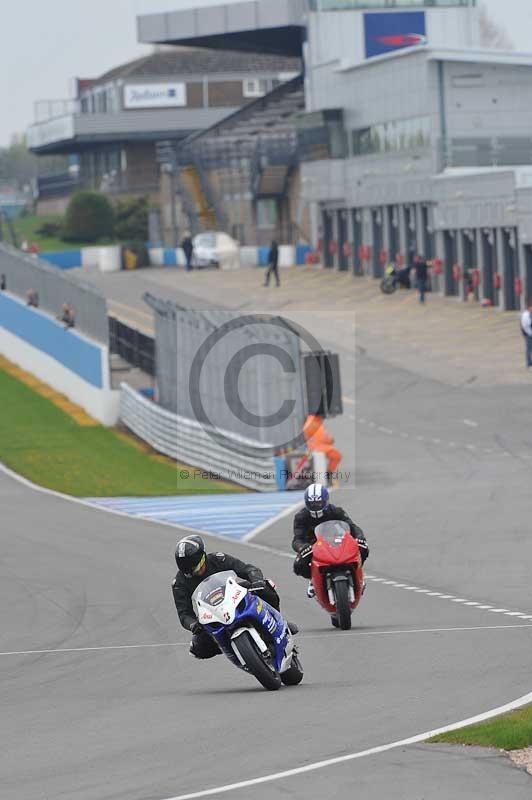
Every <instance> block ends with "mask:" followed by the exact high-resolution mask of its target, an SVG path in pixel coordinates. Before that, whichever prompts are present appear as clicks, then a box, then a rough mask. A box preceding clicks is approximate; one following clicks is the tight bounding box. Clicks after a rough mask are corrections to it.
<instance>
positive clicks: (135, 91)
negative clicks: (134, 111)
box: [124, 83, 187, 108]
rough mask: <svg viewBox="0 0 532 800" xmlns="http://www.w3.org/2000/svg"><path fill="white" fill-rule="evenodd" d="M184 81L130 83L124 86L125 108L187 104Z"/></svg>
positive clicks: (166, 106) (167, 106)
mask: <svg viewBox="0 0 532 800" xmlns="http://www.w3.org/2000/svg"><path fill="white" fill-rule="evenodd" d="M186 104H187V87H186V85H185V84H184V83H144V84H129V85H127V86H125V87H124V107H125V108H175V107H179V106H186Z"/></svg>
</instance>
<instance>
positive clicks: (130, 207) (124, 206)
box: [115, 197, 149, 242]
mask: <svg viewBox="0 0 532 800" xmlns="http://www.w3.org/2000/svg"><path fill="white" fill-rule="evenodd" d="M148 215H149V201H148V198H147V197H130V198H128V199H127V200H119V201H118V202H117V204H116V208H115V235H116V237H117V238H118V239H120V241H123V242H127V241H133V242H146V241H148V237H149V225H148Z"/></svg>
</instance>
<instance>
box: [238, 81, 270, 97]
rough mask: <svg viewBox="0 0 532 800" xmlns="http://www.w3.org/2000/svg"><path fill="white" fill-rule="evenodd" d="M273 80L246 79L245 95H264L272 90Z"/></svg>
mask: <svg viewBox="0 0 532 800" xmlns="http://www.w3.org/2000/svg"><path fill="white" fill-rule="evenodd" d="M270 85H271V81H268V80H266V79H265V78H248V79H247V80H245V81H244V97H263V96H264V95H265V94H266V93H267V92H269V90H270Z"/></svg>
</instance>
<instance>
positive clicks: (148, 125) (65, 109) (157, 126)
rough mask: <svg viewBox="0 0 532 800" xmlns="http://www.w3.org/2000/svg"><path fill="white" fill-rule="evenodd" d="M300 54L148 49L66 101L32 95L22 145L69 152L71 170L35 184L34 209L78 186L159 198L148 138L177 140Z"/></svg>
mask: <svg viewBox="0 0 532 800" xmlns="http://www.w3.org/2000/svg"><path fill="white" fill-rule="evenodd" d="M299 71H300V60H299V59H298V58H293V57H289V56H288V57H281V58H278V57H274V56H271V55H260V54H256V53H244V52H232V51H230V50H226V51H224V52H220V53H214V52H212V51H211V50H205V49H197V48H190V47H176V48H172V49H168V48H164V49H158V50H157V51H156V52H154V53H152V54H150V55H148V56H146V57H143V58H139V59H137V60H135V61H133V62H130V63H128V64H124V65H122V66H120V67H117V68H115V69H112V70H111V71H109V72H106V73H105V74H104V75H102V76H101V77H100V78H98V79H95V80H76V81H75V83H76V90H75V98H74V99H73V100H64V101H63V100H60V101H39V102H37V103H36V106H35V116H36V121H35V123H34V124H33V125H32V126H31V128H30V129H29V131H28V146H29V148H30V149H31V150H32V151H33V152H35V153H37V154H66V155H69V156H71V157H75V161H76V162H77V169H72V168H71V170H70V172H69V173H66V174H64V175H54V176H50V177H48V178H43V179H41V180H40V182H39V203H40V207H41V209H43V210H44V208H48V210H52V209H53V210H63V208H64V206H65V202H66V199H67V198H68V195H69V194H70V193H71V192H72V191H73V190H74V189H75V188H79V187H81V186H82V187H86V188H94V189H98V190H101V191H105V192H107V193H109V194H113V195H120V194H122V195H123V194H139V193H142V194H146V193H148V194H150V195H151V196H152V197H154V199H159V191H160V174H159V173H160V169H159V164H158V162H157V158H156V142H157V141H160V140H167V139H169V140H171V141H172V142H173V143H177V144H179V142H181V141H182V140H183V139H185V138H186V137H187V136H189V135H191V134H194V133H197V132H198V131H201V130H203V129H205V128H208V127H210V126H212V125H213V124H215V123H217V122H219V121H220V120H221V119H223V118H224V117H226V116H227V115H228V114H231V113H233V112H235V111H237V110H238V109H239V108H240V107H241V106H243V105H245V104H247V103H250V102H252V101H253V100H255V99H256V98H258V97H262V96H263V95H264V94H266V93H268V92H269V91H270V90H272V89H274V88H275V87H276V86H278V85H280V84H281V83H283V82H284V81H286V80H288V79H290V78H291V77H293V76H294V75H297V74H298V73H299Z"/></svg>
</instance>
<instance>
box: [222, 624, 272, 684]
mask: <svg viewBox="0 0 532 800" xmlns="http://www.w3.org/2000/svg"><path fill="white" fill-rule="evenodd" d="M233 646H234V647H236V649H237V650H238V652H239V653H240V655H241V656H242V659H243V661H244V663H245V665H246V667H247V668H248V669H249V671H250V672H251V674H252V675H254V676H255V678H256V679H257V680H258V682H259V683H260V684H261V685H262V686H264V688H265V689H268V690H269V691H270V692H275V691H276V690H277V689H280V687H281V676H280V675H279V673H278V672H276V671H275V670H274V669H272V667H270V666H269V665H268V664H267V663H266V661H265V659H264V656H263V655H262V653H261V652H260V651H259V649H258V648H257V645H256V644H255V642H254V641H253V639H252V638H251V636H250V634H249V633H247V632H246V631H244V633H241V634H240V636H239V637H238V638H237V639H235V640H234V642H233Z"/></svg>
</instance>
